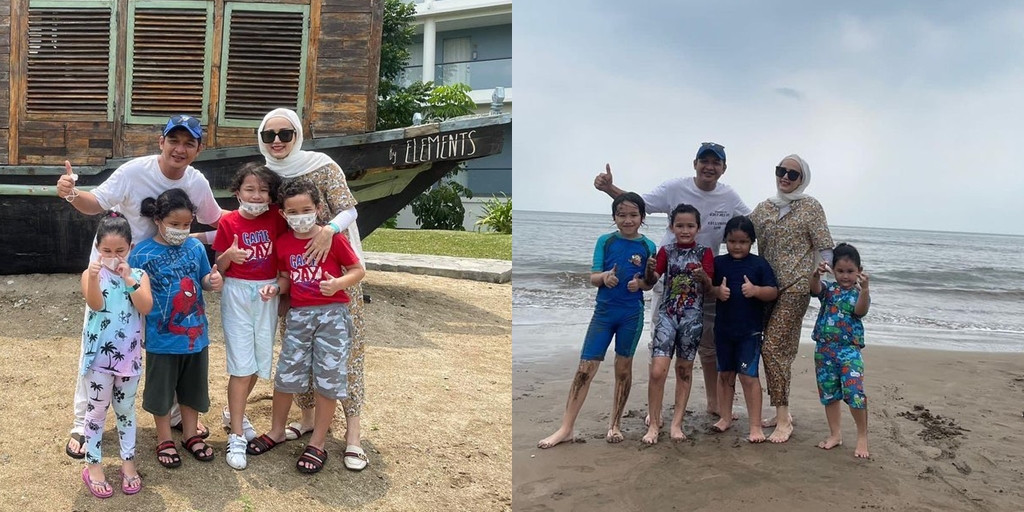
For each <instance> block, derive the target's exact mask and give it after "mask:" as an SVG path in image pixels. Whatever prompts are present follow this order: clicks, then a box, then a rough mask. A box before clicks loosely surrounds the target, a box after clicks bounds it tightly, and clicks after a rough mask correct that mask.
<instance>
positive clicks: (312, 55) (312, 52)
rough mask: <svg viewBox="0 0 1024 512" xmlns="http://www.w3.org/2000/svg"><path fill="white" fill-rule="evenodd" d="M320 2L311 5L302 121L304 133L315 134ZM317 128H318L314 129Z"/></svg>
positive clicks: (320, 17)
mask: <svg viewBox="0 0 1024 512" xmlns="http://www.w3.org/2000/svg"><path fill="white" fill-rule="evenodd" d="M321 4H322V2H321V1H320V0H312V1H311V2H310V4H309V33H308V39H309V40H308V42H307V44H306V83H305V84H303V87H304V89H303V90H304V91H305V92H306V94H305V96H303V98H302V113H303V115H302V118H303V119H302V121H303V122H304V123H306V126H305V127H303V130H302V131H303V132H304V133H309V130H310V129H312V130H313V132H314V133H316V132H317V131H319V126H318V121H317V115H318V113H317V111H316V110H313V101H314V97H315V96H316V91H315V88H314V85H315V84H316V83H317V79H318V75H317V60H318V59H319V55H320V33H321V31H322V29H321V22H322V16H323V15H322V13H321V12H320V6H321ZM314 127H316V128H314Z"/></svg>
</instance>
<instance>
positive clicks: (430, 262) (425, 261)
mask: <svg viewBox="0 0 1024 512" xmlns="http://www.w3.org/2000/svg"><path fill="white" fill-rule="evenodd" d="M363 256H364V257H365V259H366V270H377V271H383V272H408V273H410V274H425V275H430V276H441V277H452V278H455V279H472V280H474V281H485V282H489V283H507V282H509V281H511V280H512V262H511V261H507V260H485V259H477V258H455V257H452V256H430V255H425V254H398V253H393V252H365V253H363Z"/></svg>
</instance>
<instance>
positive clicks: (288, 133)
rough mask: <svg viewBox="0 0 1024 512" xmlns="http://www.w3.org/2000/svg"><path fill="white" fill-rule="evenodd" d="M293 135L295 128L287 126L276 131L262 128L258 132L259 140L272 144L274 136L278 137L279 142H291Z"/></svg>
mask: <svg viewBox="0 0 1024 512" xmlns="http://www.w3.org/2000/svg"><path fill="white" fill-rule="evenodd" d="M294 137H295V130H292V129H289V128H283V129H281V130H278V131H276V132H275V131H271V130H263V131H262V132H260V140H262V141H263V143H264V144H272V143H273V142H274V139H276V138H280V139H281V142H284V143H288V142H291V141H292V138H294Z"/></svg>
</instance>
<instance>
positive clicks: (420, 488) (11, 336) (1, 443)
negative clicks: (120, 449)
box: [0, 272, 512, 512]
mask: <svg viewBox="0 0 1024 512" xmlns="http://www.w3.org/2000/svg"><path fill="white" fill-rule="evenodd" d="M364 282H365V283H366V285H367V286H366V291H367V292H368V293H369V294H370V295H371V296H372V298H373V302H372V303H371V304H369V305H367V318H366V325H367V329H368V334H367V342H368V347H367V352H366V390H367V391H366V405H365V406H364V408H363V414H362V427H363V447H364V448H365V449H366V451H367V453H368V454H369V456H370V458H371V463H370V466H369V467H368V468H367V469H366V470H364V471H363V472H361V473H354V472H351V471H348V470H346V469H345V467H344V465H343V464H342V453H343V452H344V449H345V443H344V432H345V422H344V419H343V418H341V417H337V416H336V418H335V422H334V424H333V434H331V435H330V436H329V437H328V440H327V451H328V453H329V459H328V462H327V466H326V467H325V468H324V470H323V472H321V473H320V474H318V475H315V476H312V477H310V476H306V475H302V474H300V473H299V472H298V471H296V469H295V460H296V459H297V458H298V456H299V454H300V453H301V451H302V448H303V444H302V443H300V442H289V443H286V444H284V445H282V446H280V447H278V448H275V449H274V451H273V452H270V453H267V454H266V455H262V456H260V457H250V458H249V467H248V469H246V470H245V471H235V470H233V469H231V468H230V467H229V466H228V465H227V463H225V462H224V447H225V443H226V440H227V436H226V434H225V433H224V431H223V430H221V429H220V428H219V427H220V410H221V408H222V407H223V406H224V405H225V404H226V389H227V388H226V386H227V376H226V372H225V368H224V342H223V335H222V332H221V328H220V320H219V305H218V304H217V296H216V294H209V295H208V302H207V304H208V312H209V314H210V318H211V325H212V326H213V328H212V329H211V344H210V347H211V348H210V399H211V402H212V404H211V413H210V414H206V415H204V417H203V420H204V421H205V422H206V424H207V425H209V426H211V430H212V431H213V432H212V435H211V437H210V444H211V445H212V446H213V447H214V449H215V450H216V459H215V460H214V461H213V462H211V463H201V462H198V461H196V460H194V459H192V458H191V457H190V456H188V455H186V454H184V453H183V455H182V458H183V459H184V460H183V461H182V467H181V468H178V469H176V470H170V469H165V468H163V467H161V466H160V465H159V464H158V463H157V461H156V457H155V455H154V454H153V450H154V447H155V445H156V437H155V429H154V425H153V418H152V416H150V415H149V414H146V413H145V412H144V411H142V407H141V404H137V413H138V416H137V418H138V425H139V429H138V451H137V461H138V462H137V464H138V467H139V470H140V473H141V474H142V477H143V482H144V483H143V485H144V488H143V490H142V492H141V493H140V494H138V495H136V496H125V495H123V494H122V493H121V492H120V489H119V488H118V486H119V485H120V479H119V477H118V476H117V468H118V466H119V463H118V462H117V448H116V446H117V445H116V441H117V434H116V433H113V434H110V429H112V428H113V418H112V417H110V418H108V422H107V432H108V435H106V436H104V443H103V454H104V468H105V471H106V475H107V479H108V481H110V482H111V483H112V484H113V485H114V486H115V489H116V490H115V494H114V497H113V498H111V499H108V500H104V501H103V502H102V503H101V502H100V501H99V500H97V499H96V498H94V497H93V496H92V495H90V494H89V492H88V491H87V490H86V488H85V486H84V485H83V484H82V481H81V476H80V475H81V468H82V463H81V462H80V461H76V460H72V459H70V458H69V457H67V456H66V455H65V454H64V443H65V442H66V441H67V432H68V429H69V428H70V426H71V419H72V397H73V394H74V383H75V372H76V369H77V364H78V354H79V347H80V336H81V325H82V324H81V321H82V308H83V307H84V302H83V299H82V297H81V292H80V289H79V284H78V276H73V275H30V276H0V348H2V351H3V357H2V358H0V389H2V391H0V393H2V395H0V396H2V401H0V432H3V436H0V481H2V482H3V485H0V510H5V511H6V510H18V511H22V512H28V511H35V510H47V511H49V510H132V511H135V510H147V511H148V510H153V511H156V510H174V511H179V510H181V511H188V510H203V511H215V510H217V511H219V510H227V511H245V512H250V511H263V510H267V511H277V510H304V511H305V510H308V511H320V510H356V509H358V510H379V511H394V510H451V511H455V510H467V511H477V510H509V509H510V508H511V462H510V460H511V453H510V452H511V447H510V444H509V438H510V437H511V407H510V404H509V389H510V388H511V368H510V365H509V361H510V360H511V346H512V338H511V326H510V324H511V314H512V313H511V306H510V303H511V293H512V291H511V290H512V289H511V286H510V285H507V284H506V285H495V284H487V283H478V282H474V281H465V280H456V279H447V278H440V277H431V276H418V275H411V274H401V273H387V272H370V273H369V274H368V275H367V278H366V280H365V281H364ZM276 352H277V350H276V349H275V357H276ZM271 392H272V385H271V383H270V382H264V381H261V382H260V383H259V384H257V386H256V389H255V390H254V392H253V394H252V396H251V397H250V399H249V408H248V414H249V416H250V417H251V418H252V421H253V423H254V424H255V426H256V429H257V430H259V431H263V430H265V429H267V428H269V427H270V398H271ZM140 393H141V388H140ZM297 417H298V411H297V410H296V409H294V408H293V410H292V418H297ZM177 440H178V437H177V434H176V433H175V441H176V442H177Z"/></svg>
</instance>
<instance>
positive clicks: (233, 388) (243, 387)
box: [228, 375, 256, 436]
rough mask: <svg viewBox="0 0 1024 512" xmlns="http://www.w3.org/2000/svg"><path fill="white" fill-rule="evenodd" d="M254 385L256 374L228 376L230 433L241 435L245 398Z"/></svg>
mask: <svg viewBox="0 0 1024 512" xmlns="http://www.w3.org/2000/svg"><path fill="white" fill-rule="evenodd" d="M255 386H256V375H250V376H248V377H236V376H234V375H232V376H230V377H228V413H229V414H230V415H231V433H232V434H235V435H237V436H241V435H243V432H242V418H243V416H244V415H245V405H246V400H247V399H248V398H249V393H252V388H254V387H255Z"/></svg>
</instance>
